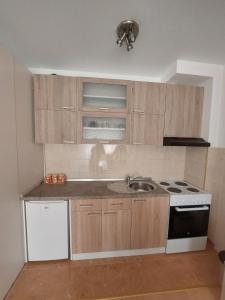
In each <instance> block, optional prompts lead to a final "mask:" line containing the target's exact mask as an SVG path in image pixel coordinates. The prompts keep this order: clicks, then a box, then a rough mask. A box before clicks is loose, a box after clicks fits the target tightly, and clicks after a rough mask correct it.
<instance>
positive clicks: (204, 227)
mask: <svg viewBox="0 0 225 300" xmlns="http://www.w3.org/2000/svg"><path fill="white" fill-rule="evenodd" d="M209 210H210V206H209V205H203V206H181V207H179V206H175V207H171V208H170V222H169V236H168V238H169V239H179V238H188V237H198V236H207V231H208V222H209Z"/></svg>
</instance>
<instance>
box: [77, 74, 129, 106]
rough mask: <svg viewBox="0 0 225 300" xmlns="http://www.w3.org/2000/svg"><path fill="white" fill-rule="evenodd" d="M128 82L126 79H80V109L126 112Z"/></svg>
mask: <svg viewBox="0 0 225 300" xmlns="http://www.w3.org/2000/svg"><path fill="white" fill-rule="evenodd" d="M130 89H131V88H130V84H129V82H128V81H122V80H121V81H119V80H107V79H87V78H82V79H80V88H79V91H80V96H79V98H80V101H81V103H80V110H82V111H104V112H127V111H128V107H129V98H130V97H129V95H130Z"/></svg>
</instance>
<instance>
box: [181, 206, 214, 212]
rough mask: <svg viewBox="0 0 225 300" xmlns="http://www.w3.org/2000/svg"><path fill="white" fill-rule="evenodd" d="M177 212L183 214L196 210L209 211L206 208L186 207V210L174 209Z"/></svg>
mask: <svg viewBox="0 0 225 300" xmlns="http://www.w3.org/2000/svg"><path fill="white" fill-rule="evenodd" d="M175 210H176V211H177V212H185V211H197V210H209V207H208V206H201V207H187V208H180V207H175Z"/></svg>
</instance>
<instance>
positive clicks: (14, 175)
mask: <svg viewBox="0 0 225 300" xmlns="http://www.w3.org/2000/svg"><path fill="white" fill-rule="evenodd" d="M21 70H22V73H23V74H25V73H26V76H25V75H22V76H21V72H20V71H21ZM15 74H16V76H15ZM24 76H25V78H24ZM30 83H31V74H30V73H29V72H27V71H26V72H25V70H24V69H23V68H22V67H20V66H19V65H18V64H15V61H14V58H13V57H12V56H11V55H10V54H8V53H7V52H6V51H5V50H4V49H1V48H0V101H1V109H0V140H1V143H0V170H1V180H0V299H2V298H3V296H4V295H5V294H6V292H7V290H8V289H9V288H10V286H11V285H12V283H13V281H14V280H15V279H16V277H17V275H18V273H19V272H20V270H21V268H22V266H23V264H24V241H23V228H22V209H21V208H22V202H21V200H20V198H19V197H20V193H21V191H23V190H24V189H27V188H28V185H31V186H32V185H34V184H35V183H38V181H39V180H40V179H41V178H40V175H41V177H42V174H43V173H42V172H43V155H42V149H41V147H40V146H34V145H33V146H31V138H32V134H31V132H32V126H33V125H32V124H33V120H32V118H31V117H30V113H31V111H30V103H31V102H32V94H31V88H32V87H31V86H30ZM15 86H17V88H16V90H17V95H16V97H15ZM19 90H20V92H19ZM25 98H26V99H25ZM16 120H18V123H17V122H16ZM25 124H26V127H27V128H26V129H25ZM32 140H33V138H32ZM34 147H35V148H36V147H37V149H35V150H34ZM18 149H19V151H18ZM32 161H35V162H36V163H35V164H34V167H35V168H38V171H36V173H35V174H36V175H35V176H32V177H31V178H29V176H30V171H32V168H33V166H32Z"/></svg>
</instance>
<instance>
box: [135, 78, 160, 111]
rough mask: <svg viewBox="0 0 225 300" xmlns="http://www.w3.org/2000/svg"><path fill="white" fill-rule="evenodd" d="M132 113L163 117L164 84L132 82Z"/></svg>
mask: <svg viewBox="0 0 225 300" xmlns="http://www.w3.org/2000/svg"><path fill="white" fill-rule="evenodd" d="M133 89H134V96H133V112H136V113H146V114H150V115H164V113H165V96H166V84H165V83H154V82H138V81H136V82H134V84H133Z"/></svg>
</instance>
